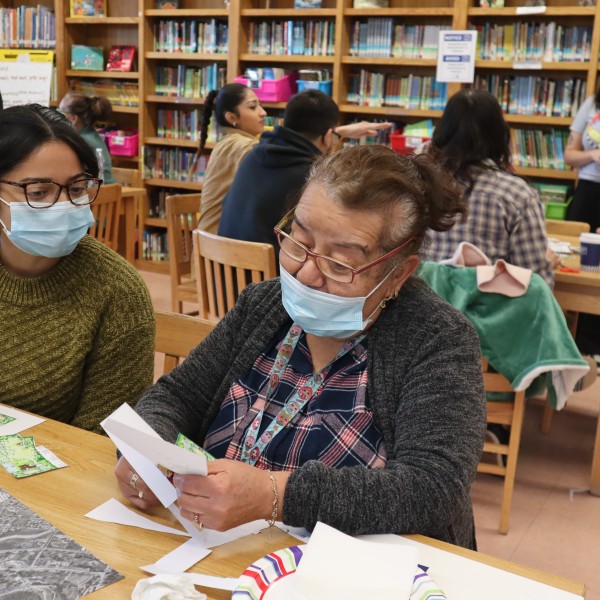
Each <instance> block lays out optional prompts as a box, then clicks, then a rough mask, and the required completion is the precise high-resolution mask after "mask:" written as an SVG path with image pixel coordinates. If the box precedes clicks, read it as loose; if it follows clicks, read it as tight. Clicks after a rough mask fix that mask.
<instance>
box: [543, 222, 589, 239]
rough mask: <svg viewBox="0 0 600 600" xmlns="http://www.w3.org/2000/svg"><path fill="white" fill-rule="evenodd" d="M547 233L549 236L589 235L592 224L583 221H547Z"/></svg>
mask: <svg viewBox="0 0 600 600" xmlns="http://www.w3.org/2000/svg"><path fill="white" fill-rule="evenodd" d="M546 231H547V232H548V235H573V236H577V235H579V234H580V233H589V231H590V224H589V223H582V222H581V221H558V220H555V219H546Z"/></svg>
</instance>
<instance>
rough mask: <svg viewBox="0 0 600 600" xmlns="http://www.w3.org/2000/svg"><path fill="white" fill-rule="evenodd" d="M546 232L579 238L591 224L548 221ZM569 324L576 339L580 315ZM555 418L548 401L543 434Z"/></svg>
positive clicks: (573, 315)
mask: <svg viewBox="0 0 600 600" xmlns="http://www.w3.org/2000/svg"><path fill="white" fill-rule="evenodd" d="M546 231H547V233H548V235H550V236H552V235H569V236H573V237H579V235H580V234H582V233H589V231H590V224H589V223H583V222H581V221H560V220H554V219H546ZM565 317H566V319H567V323H568V324H569V330H570V331H571V335H572V336H573V338H575V334H576V332H577V323H578V321H579V313H576V312H569V313H565ZM553 417H554V408H553V407H552V406H551V405H550V401H549V400H548V399H547V400H546V406H545V407H544V413H543V415H542V424H541V431H542V433H550V430H551V429H552V419H553Z"/></svg>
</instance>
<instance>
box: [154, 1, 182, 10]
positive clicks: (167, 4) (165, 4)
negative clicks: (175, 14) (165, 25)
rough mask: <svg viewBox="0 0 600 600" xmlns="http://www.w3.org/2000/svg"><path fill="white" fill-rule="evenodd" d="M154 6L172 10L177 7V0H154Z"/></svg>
mask: <svg viewBox="0 0 600 600" xmlns="http://www.w3.org/2000/svg"><path fill="white" fill-rule="evenodd" d="M156 8H161V9H163V10H173V9H177V8H179V0H156Z"/></svg>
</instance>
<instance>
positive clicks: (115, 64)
mask: <svg viewBox="0 0 600 600" xmlns="http://www.w3.org/2000/svg"><path fill="white" fill-rule="evenodd" d="M134 59H135V46H111V48H110V50H109V51H108V62H107V63H106V70H107V71H131V70H132V69H133V64H134Z"/></svg>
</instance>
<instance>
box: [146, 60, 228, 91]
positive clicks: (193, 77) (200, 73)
mask: <svg viewBox="0 0 600 600" xmlns="http://www.w3.org/2000/svg"><path fill="white" fill-rule="evenodd" d="M155 74H156V84H155V94H156V95H158V96H180V97H183V98H204V97H206V95H207V94H208V92H210V91H211V90H218V89H219V88H221V87H223V86H224V85H225V78H226V68H225V66H224V65H220V64H218V63H214V64H212V65H207V66H205V67H186V66H185V65H179V66H177V67H157V68H156V72H155Z"/></svg>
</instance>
